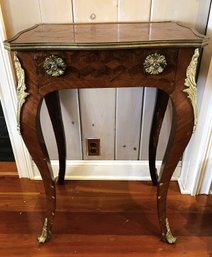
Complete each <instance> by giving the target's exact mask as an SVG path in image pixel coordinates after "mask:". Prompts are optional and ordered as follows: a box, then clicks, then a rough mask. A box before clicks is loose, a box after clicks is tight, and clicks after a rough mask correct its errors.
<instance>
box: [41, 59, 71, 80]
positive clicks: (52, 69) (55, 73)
mask: <svg viewBox="0 0 212 257" xmlns="http://www.w3.org/2000/svg"><path fill="white" fill-rule="evenodd" d="M43 68H44V69H45V71H46V73H47V74H48V75H49V76H52V77H59V76H61V75H63V74H64V72H65V70H66V64H65V61H64V60H63V59H62V58H61V57H59V56H56V55H50V56H48V57H46V59H45V61H44V65H43Z"/></svg>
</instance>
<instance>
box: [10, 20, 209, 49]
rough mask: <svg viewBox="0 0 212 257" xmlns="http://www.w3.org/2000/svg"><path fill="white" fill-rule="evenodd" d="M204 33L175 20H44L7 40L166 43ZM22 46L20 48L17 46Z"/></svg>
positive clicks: (68, 44)
mask: <svg viewBox="0 0 212 257" xmlns="http://www.w3.org/2000/svg"><path fill="white" fill-rule="evenodd" d="M204 40H206V39H205V37H204V36H203V35H200V34H198V33H197V32H193V30H192V29H190V28H187V27H185V26H183V25H179V24H177V23H175V22H150V23H148V22H142V23H141V22H140V23H135V22H132V23H92V24H91V23H87V24H83V23H78V24H76V23H75V24H74V23H72V24H40V25H35V26H34V27H32V28H31V29H27V30H25V31H22V32H20V33H19V34H18V35H16V36H15V37H14V38H12V39H10V40H8V41H6V42H5V46H6V47H8V48H10V49H12V50H15V49H20V50H21V49H22V50H24V49H33V48H36V49H39V48H42V49H49V48H50V47H51V49H53V48H54V47H57V48H62V49H66V48H67V49H69V48H72V47H73V48H76V49H77V48H93V49H95V48H96V47H102V48H110V47H120V46H121V45H122V47H127V46H128V47H137V46H140V47H145V44H151V45H153V44H158V45H163V46H166V45H167V44H168V45H170V46H174V45H177V44H178V43H179V44H181V45H187V44H190V45H191V44H192V43H194V44H196V47H197V46H201V45H202V43H203V41H204ZM17 47H18V48H17Z"/></svg>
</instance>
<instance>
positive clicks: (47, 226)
mask: <svg viewBox="0 0 212 257" xmlns="http://www.w3.org/2000/svg"><path fill="white" fill-rule="evenodd" d="M41 102H42V97H41V96H40V95H33V96H29V97H28V98H27V101H26V103H25V104H24V106H23V108H22V111H21V124H20V132H21V135H22V137H23V139H24V142H25V144H26V146H27V148H28V150H29V152H30V154H31V156H32V159H33V160H34V162H35V164H36V165H37V167H38V169H39V171H40V174H41V177H42V179H43V184H44V188H45V194H46V208H47V209H46V217H45V221H44V226H43V230H42V233H41V235H40V236H39V237H38V241H39V243H45V242H46V241H47V240H48V239H49V238H50V236H51V229H52V224H53V220H54V215H55V207H56V193H55V182H54V176H53V172H52V168H51V165H50V161H49V156H48V153H47V149H46V145H45V142H44V139H43V135H42V131H41V126H40V115H39V114H40V106H41Z"/></svg>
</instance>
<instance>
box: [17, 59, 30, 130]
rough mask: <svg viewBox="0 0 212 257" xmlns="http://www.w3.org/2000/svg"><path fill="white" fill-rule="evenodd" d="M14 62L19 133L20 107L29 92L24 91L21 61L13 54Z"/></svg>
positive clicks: (23, 73)
mask: <svg viewBox="0 0 212 257" xmlns="http://www.w3.org/2000/svg"><path fill="white" fill-rule="evenodd" d="M14 64H15V70H16V75H17V79H18V86H17V89H16V91H17V129H18V131H19V133H20V118H21V108H22V106H23V104H24V103H25V101H26V98H27V96H28V95H29V93H27V92H25V90H26V89H27V88H26V84H25V72H24V70H23V68H22V67H21V63H20V61H19V59H18V57H17V55H16V54H14Z"/></svg>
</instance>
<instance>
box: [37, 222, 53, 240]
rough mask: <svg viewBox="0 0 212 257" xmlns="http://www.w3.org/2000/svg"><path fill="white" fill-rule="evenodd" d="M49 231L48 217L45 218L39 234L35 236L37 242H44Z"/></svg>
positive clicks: (48, 235)
mask: <svg viewBox="0 0 212 257" xmlns="http://www.w3.org/2000/svg"><path fill="white" fill-rule="evenodd" d="M50 235H51V231H50V229H49V227H48V219H47V218H45V220H44V225H43V229H42V233H41V235H40V236H39V237H38V238H37V239H38V242H39V244H44V243H45V242H47V241H48V239H49V238H50Z"/></svg>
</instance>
